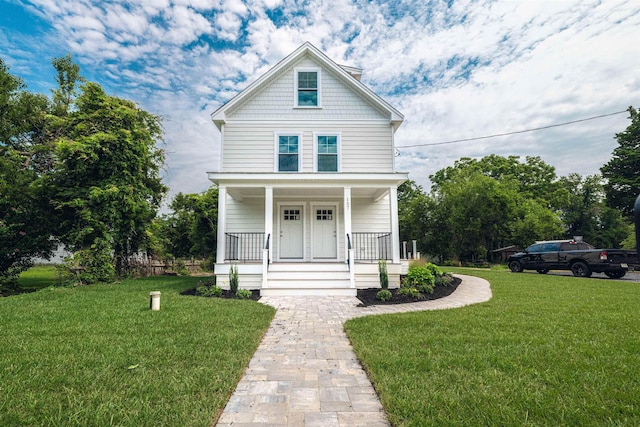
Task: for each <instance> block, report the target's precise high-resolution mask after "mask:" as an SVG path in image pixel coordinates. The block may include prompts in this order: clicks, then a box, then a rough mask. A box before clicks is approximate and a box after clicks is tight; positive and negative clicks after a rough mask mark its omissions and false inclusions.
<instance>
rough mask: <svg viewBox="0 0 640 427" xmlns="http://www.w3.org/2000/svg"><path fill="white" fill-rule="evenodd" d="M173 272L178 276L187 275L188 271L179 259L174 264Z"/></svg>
mask: <svg viewBox="0 0 640 427" xmlns="http://www.w3.org/2000/svg"><path fill="white" fill-rule="evenodd" d="M175 272H176V273H178V274H179V275H180V276H188V275H189V270H188V269H187V266H186V265H185V263H184V261H182V260H181V259H179V260H178V261H176V263H175Z"/></svg>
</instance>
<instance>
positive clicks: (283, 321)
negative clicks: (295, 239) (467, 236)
mask: <svg viewBox="0 0 640 427" xmlns="http://www.w3.org/2000/svg"><path fill="white" fill-rule="evenodd" d="M459 277H461V278H462V283H461V284H460V285H459V286H458V288H457V289H456V291H455V292H454V293H453V294H451V295H450V296H448V297H445V298H441V299H438V300H434V301H424V302H418V303H411V304H397V305H387V306H372V307H357V305H358V304H359V303H360V301H359V300H358V299H357V298H355V297H312V296H304V297H302V296H301V297H263V298H262V299H261V300H260V301H261V302H263V303H265V304H268V305H271V306H273V307H275V308H276V309H277V310H278V311H277V313H276V316H275V318H274V319H273V321H272V322H271V325H270V326H269V329H268V331H267V333H266V335H265V337H264V338H263V340H262V342H261V343H260V346H259V347H258V350H257V351H256V353H255V354H254V356H253V358H252V359H251V361H250V363H249V367H248V368H247V370H246V372H245V374H244V376H243V378H242V379H241V380H240V382H239V383H238V386H237V388H236V390H235V392H234V394H233V396H232V397H231V399H229V402H228V403H227V406H226V407H225V408H224V412H223V413H222V415H221V416H220V419H219V420H218V424H217V426H218V427H227V426H229V427H230V426H233V427H239V426H254V425H262V426H305V427H311V426H319V427H328V426H340V427H347V426H349V427H360V426H367V427H378V426H389V423H388V421H387V419H386V416H385V413H384V411H383V409H382V405H381V404H380V401H379V400H378V396H377V395H376V392H375V390H374V388H373V386H372V385H371V382H370V381H369V379H368V378H367V375H366V373H365V372H364V370H363V369H362V366H361V365H360V362H359V361H358V359H357V357H356V355H355V353H354V352H353V349H352V348H351V345H350V343H349V340H348V338H347V335H346V334H345V332H344V328H343V323H344V321H345V320H347V319H351V318H354V317H360V316H367V315H371V314H383V313H400V312H408V311H419V310H438V309H445V308H454V307H462V306H465V305H469V304H475V303H479V302H484V301H487V300H489V299H490V298H491V288H490V287H489V283H488V282H487V281H486V280H484V279H480V278H477V277H472V276H462V275H460V276H459Z"/></svg>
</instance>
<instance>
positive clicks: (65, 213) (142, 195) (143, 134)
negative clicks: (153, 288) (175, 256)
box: [46, 60, 166, 277]
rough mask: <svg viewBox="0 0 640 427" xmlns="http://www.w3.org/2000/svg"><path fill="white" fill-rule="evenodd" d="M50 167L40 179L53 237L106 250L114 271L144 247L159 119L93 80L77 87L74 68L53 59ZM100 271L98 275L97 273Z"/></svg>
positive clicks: (159, 154) (155, 198)
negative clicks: (55, 83)
mask: <svg viewBox="0 0 640 427" xmlns="http://www.w3.org/2000/svg"><path fill="white" fill-rule="evenodd" d="M54 65H55V66H56V69H57V71H58V76H59V78H58V80H59V84H60V88H59V89H58V91H56V92H54V99H55V100H56V102H55V105H56V108H55V113H56V114H55V115H53V116H51V117H50V128H51V129H52V130H53V132H52V134H53V135H55V139H54V141H53V142H54V147H55V148H54V154H55V165H54V167H53V170H52V171H51V173H50V174H48V176H47V177H46V178H47V179H46V184H47V189H48V192H49V195H50V199H51V203H52V205H53V206H54V207H55V209H56V213H57V218H56V219H57V221H58V224H59V226H58V230H57V232H58V234H59V237H60V239H61V241H62V242H63V243H64V244H65V245H66V246H67V247H68V248H70V249H72V250H73V251H87V250H89V251H91V250H92V249H93V250H96V251H99V252H100V254H104V253H111V254H112V257H113V265H114V267H115V273H116V274H117V275H122V274H125V273H126V272H127V269H128V263H129V260H130V259H131V256H132V255H134V254H135V253H137V252H138V251H139V250H140V249H142V248H144V247H145V246H146V242H147V238H148V228H149V227H150V226H151V223H152V221H153V219H154V217H155V216H156V213H157V209H158V207H159V204H160V201H161V199H162V197H163V195H164V194H165V192H166V187H165V186H164V185H163V184H162V183H161V180H160V175H159V173H160V168H161V166H162V164H163V161H164V152H163V150H162V149H160V148H158V146H157V142H158V141H159V140H160V139H161V137H162V128H161V124H160V119H159V118H158V117H156V116H153V115H152V114H149V113H148V112H146V111H144V110H142V109H140V108H139V107H138V106H136V105H135V104H134V103H133V102H131V101H127V100H124V99H120V98H117V97H113V96H109V95H107V94H106V93H105V92H104V90H103V89H102V88H101V87H100V86H99V85H98V84H96V83H93V82H87V83H83V84H81V85H80V90H79V95H78V96H77V98H74V97H73V94H74V93H75V92H74V91H75V85H74V81H75V80H77V79H78V72H77V68H76V66H75V65H74V64H73V63H71V62H70V61H66V60H65V61H55V60H54ZM103 276H104V275H102V274H101V277H103Z"/></svg>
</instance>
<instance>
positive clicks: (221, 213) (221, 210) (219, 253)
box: [216, 185, 227, 264]
mask: <svg viewBox="0 0 640 427" xmlns="http://www.w3.org/2000/svg"><path fill="white" fill-rule="evenodd" d="M226 229H227V187H225V186H224V185H221V186H219V187H218V244H217V245H216V246H217V250H216V263H217V264H224V252H225V250H226V248H225V238H224V233H225V231H226Z"/></svg>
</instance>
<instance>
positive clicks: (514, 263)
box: [509, 261, 523, 273]
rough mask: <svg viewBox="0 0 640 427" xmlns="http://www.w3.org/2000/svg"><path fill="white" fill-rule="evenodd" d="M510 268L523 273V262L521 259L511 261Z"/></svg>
mask: <svg viewBox="0 0 640 427" xmlns="http://www.w3.org/2000/svg"><path fill="white" fill-rule="evenodd" d="M509 270H511V271H512V272H514V273H522V270H523V268H522V264H520V261H511V262H510V263H509Z"/></svg>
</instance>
